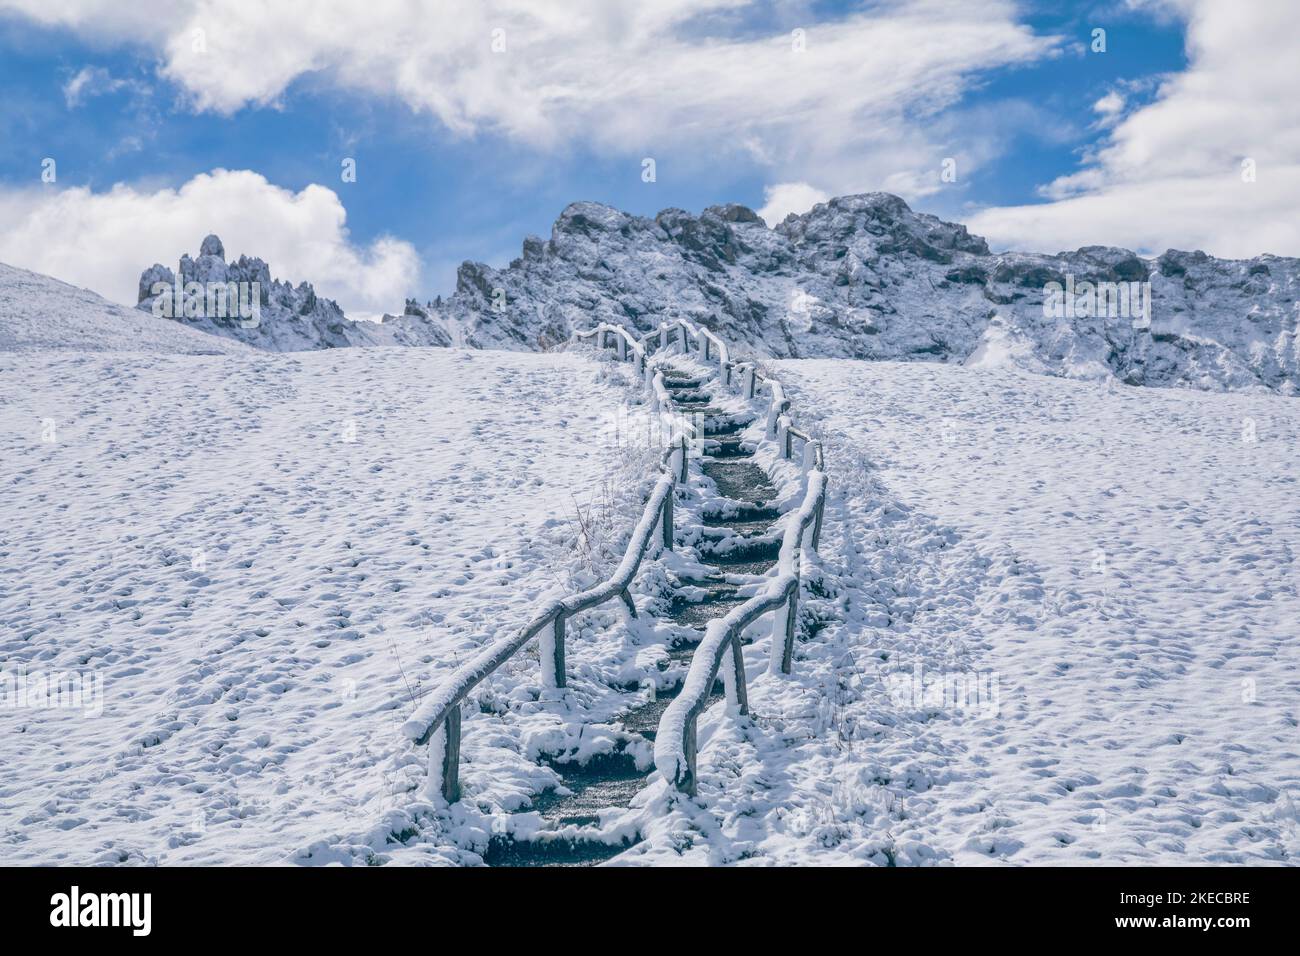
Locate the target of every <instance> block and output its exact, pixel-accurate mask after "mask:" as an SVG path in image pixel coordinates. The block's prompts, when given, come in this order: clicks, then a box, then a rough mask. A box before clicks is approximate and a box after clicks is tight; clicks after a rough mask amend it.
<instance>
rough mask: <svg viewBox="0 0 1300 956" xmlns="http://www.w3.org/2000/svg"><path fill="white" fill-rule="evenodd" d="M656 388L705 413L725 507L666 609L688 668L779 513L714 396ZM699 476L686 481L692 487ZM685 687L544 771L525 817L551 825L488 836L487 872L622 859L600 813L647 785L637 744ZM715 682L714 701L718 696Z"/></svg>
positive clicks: (758, 559) (774, 552)
mask: <svg viewBox="0 0 1300 956" xmlns="http://www.w3.org/2000/svg"><path fill="white" fill-rule="evenodd" d="M663 383H664V386H665V388H666V389H667V390H668V393H669V394H670V395H671V396H672V404H673V405H674V407H675V410H676V411H678V412H682V413H686V414H699V415H702V417H703V422H704V429H705V432H706V434H708V435H716V436H719V437H717V438H709V439H706V441H705V446H704V451H705V454H704V456H703V457H702V458H701V461H700V475H702V476H703V477H704V478H706V479H708V480H709V481H711V482H712V483H713V486H714V487H715V488H716V491H717V493H718V495H719V496H721V498H722V499H725V501H724V503H723V505H722V507H720V508H718V507H715V508H714V509H712V510H707V511H705V512H704V514H703V515H702V516H701V517H702V519H703V525H704V526H703V528H702V529H700V532H701V538H700V542H699V544H698V546H697V549H696V550H697V551H698V552H699V554H700V556H701V559H702V560H703V561H706V562H707V565H706V566H705V568H704V569H703V573H699V574H697V575H695V576H693V577H689V578H685V579H683V580H681V581H680V586H679V587H678V588H677V591H676V593H675V594H674V598H673V601H672V603H671V605H670V610H669V612H668V615H667V617H668V621H669V622H671V624H672V625H673V627H672V628H671V633H672V640H671V644H670V649H669V651H668V660H669V661H670V662H675V663H689V661H690V658H691V655H692V653H693V652H694V650H695V648H696V647H697V646H698V645H699V642H700V639H701V637H702V636H703V630H704V627H705V625H707V624H708V622H709V621H711V620H713V619H714V618H717V617H720V616H721V615H723V614H725V613H727V612H728V611H730V610H731V609H732V608H734V607H737V606H739V605H740V604H742V603H744V600H745V599H744V598H743V597H740V596H739V593H738V592H739V591H740V590H741V588H742V587H744V586H745V585H746V584H752V583H754V581H755V580H757V578H758V577H761V576H762V575H764V574H765V573H766V572H767V570H768V569H769V568H770V567H771V566H772V563H773V562H774V561H775V560H776V558H777V556H778V551H779V549H780V540H779V538H777V537H775V536H774V534H773V532H772V525H773V523H774V522H775V520H776V519H777V518H778V517H779V512H778V511H777V510H776V509H775V508H774V507H773V506H772V505H771V504H770V502H771V501H772V500H773V499H774V498H775V495H776V489H775V488H773V486H772V484H771V482H770V481H769V480H768V477H767V474H766V472H764V470H763V469H762V468H761V467H759V466H758V465H757V464H755V463H754V462H753V460H752V458H753V452H754V446H753V444H752V443H743V442H742V441H741V440H739V439H737V438H734V437H731V436H732V435H734V433H736V432H739V431H740V430H742V429H744V428H745V427H747V426H748V425H749V424H751V422H752V419H751V420H749V421H747V420H745V419H743V418H737V417H735V416H733V415H730V414H729V413H727V412H725V411H723V410H722V409H718V408H714V407H713V406H711V405H710V402H711V401H712V400H713V396H712V395H711V394H709V393H708V392H705V391H703V390H702V389H703V388H704V387H706V386H705V384H704V383H702V382H700V381H699V380H698V379H697V378H694V377H692V376H690V375H687V374H683V373H680V372H674V371H672V370H671V369H664V370H663ZM700 475H693V476H692V478H693V480H694V481H695V482H697V483H698V482H699V480H700ZM681 689H682V683H681V682H678V683H677V684H675V685H673V686H671V687H669V688H666V689H663V690H661V691H659V692H658V694H657V695H656V696H655V698H654V699H652V700H650V701H649V702H647V703H645V704H642V705H641V706H639V707H637V708H635V709H633V710H632V711H630V712H628V713H627V714H625V715H624V716H623V717H622V718H621V720H620V721H619V727H618V728H617V729H618V730H619V731H620V732H621V733H623V734H625V735H627V736H628V737H629V738H630V739H629V740H628V745H627V746H626V747H624V748H623V749H622V750H620V751H618V752H615V753H612V754H604V755H600V756H597V757H594V758H592V759H590V760H588V761H587V762H585V763H581V764H579V763H576V762H570V763H557V762H550V763H549V764H548V765H549V766H550V767H551V769H553V770H554V771H555V772H556V773H557V774H558V775H559V777H560V780H561V785H560V787H559V788H558V789H556V790H551V791H548V792H546V793H544V794H541V795H540V796H539V797H538V798H536V799H535V800H534V801H533V804H532V806H531V808H530V811H532V812H538V813H540V814H541V816H542V817H543V819H544V820H546V822H547V824H548V825H549V828H548V829H545V830H541V831H538V832H535V833H533V834H532V835H531V837H530V838H529V839H527V840H520V839H515V838H513V837H510V836H495V837H493V839H492V842H491V844H490V845H489V847H488V850H487V852H486V853H485V854H484V859H485V861H486V862H487V863H488V865H490V866H581V865H590V864H594V863H599V862H602V861H604V860H606V859H609V858H611V857H613V856H616V855H618V854H619V853H622V852H623V851H624V850H625V849H627V848H628V847H629V846H631V845H632V841H631V840H627V841H621V842H609V841H608V840H606V839H602V838H601V836H600V835H599V831H598V830H597V829H596V827H597V825H598V823H599V811H602V810H608V809H609V808H611V807H627V806H628V804H629V803H630V801H631V800H632V798H633V797H634V796H636V794H637V793H638V792H639V791H640V790H641V788H642V787H644V786H645V785H646V784H647V783H648V782H649V775H648V772H647V771H646V770H643V769H638V767H637V762H636V759H635V758H634V756H633V754H634V752H635V751H636V750H637V749H639V748H638V747H637V744H638V742H644V743H645V744H647V745H648V744H650V743H651V742H653V740H654V738H655V732H656V730H657V728H658V726H659V721H660V718H662V716H663V713H664V711H665V709H667V707H668V705H669V703H671V701H672V700H673V699H674V698H675V697H676V696H677V695H678V694H679V693H680V692H681ZM722 691H723V686H722V680H721V679H720V678H719V679H718V680H716V681H715V683H714V687H713V689H712V693H713V696H719V695H721V694H722Z"/></svg>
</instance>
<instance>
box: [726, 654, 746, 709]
mask: <svg viewBox="0 0 1300 956" xmlns="http://www.w3.org/2000/svg"><path fill="white" fill-rule="evenodd" d="M731 673H732V678H731V687H730V688H729V690H730V691H731V695H732V697H733V698H734V699H732V700H728V701H727V703H728V704H731V705H732V706H734V707H735V708H736V712H737V713H739V714H748V713H749V688H748V686H747V685H746V683H745V653H744V648H743V646H742V645H741V643H740V635H739V634H735V635H732V638H731Z"/></svg>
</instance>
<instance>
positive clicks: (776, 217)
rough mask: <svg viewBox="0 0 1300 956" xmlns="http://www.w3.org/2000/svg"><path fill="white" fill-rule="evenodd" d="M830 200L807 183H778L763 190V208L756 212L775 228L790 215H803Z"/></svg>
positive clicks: (826, 195)
mask: <svg viewBox="0 0 1300 956" xmlns="http://www.w3.org/2000/svg"><path fill="white" fill-rule="evenodd" d="M830 198H831V197H830V196H829V195H828V194H826V193H824V192H822V191H821V190H820V189H815V188H813V187H812V186H809V185H808V184H807V183H778V184H777V185H775V186H768V187H767V189H765V190H764V193H763V199H764V203H763V208H762V209H760V210H758V214H759V215H760V216H762V217H763V220H764V221H765V222H766V223H767V224H768V225H769V226H775V225H776V224H777V223H778V222H781V221H782V220H783V219H785V217H786V216H788V215H790V214H791V213H795V214H800V213H805V212H807V211H808V210H809V209H811V208H812V207H813V206H815V205H817V204H818V203H819V202H826V200H828V199H830Z"/></svg>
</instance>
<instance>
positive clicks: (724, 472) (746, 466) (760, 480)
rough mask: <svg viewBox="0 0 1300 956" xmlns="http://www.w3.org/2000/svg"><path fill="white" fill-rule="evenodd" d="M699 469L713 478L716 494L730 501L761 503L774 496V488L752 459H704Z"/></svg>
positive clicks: (765, 473)
mask: <svg viewBox="0 0 1300 956" xmlns="http://www.w3.org/2000/svg"><path fill="white" fill-rule="evenodd" d="M701 469H702V470H703V471H704V473H705V474H706V475H708V476H709V477H710V478H712V479H713V483H714V484H715V485H716V486H717V488H718V494H720V495H721V496H722V497H724V498H730V499H731V500H732V501H744V502H751V503H753V504H763V503H764V502H767V501H771V500H772V499H773V498H775V497H776V488H774V487H773V486H772V482H771V480H770V479H768V477H767V472H765V471H764V470H763V469H762V468H760V467H759V466H758V465H756V464H754V463H753V462H752V461H743V460H736V461H707V460H706V461H704V462H703V463H702V464H701Z"/></svg>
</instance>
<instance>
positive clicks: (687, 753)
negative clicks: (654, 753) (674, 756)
mask: <svg viewBox="0 0 1300 956" xmlns="http://www.w3.org/2000/svg"><path fill="white" fill-rule="evenodd" d="M697 719H698V718H697V717H696V716H695V715H694V714H692V715H691V718H690V720H688V721H686V732H685V734H684V735H683V737H682V756H684V757H685V758H686V776H685V777H684V778H683V779H682V780H681V781H679V783H678V786H677V789H678V790H680V791H681V792H682V793H684V794H686V795H687V796H688V797H693V796H695V794H696V791H697V785H696V781H695V765H696V743H695V722H696V720H697Z"/></svg>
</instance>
